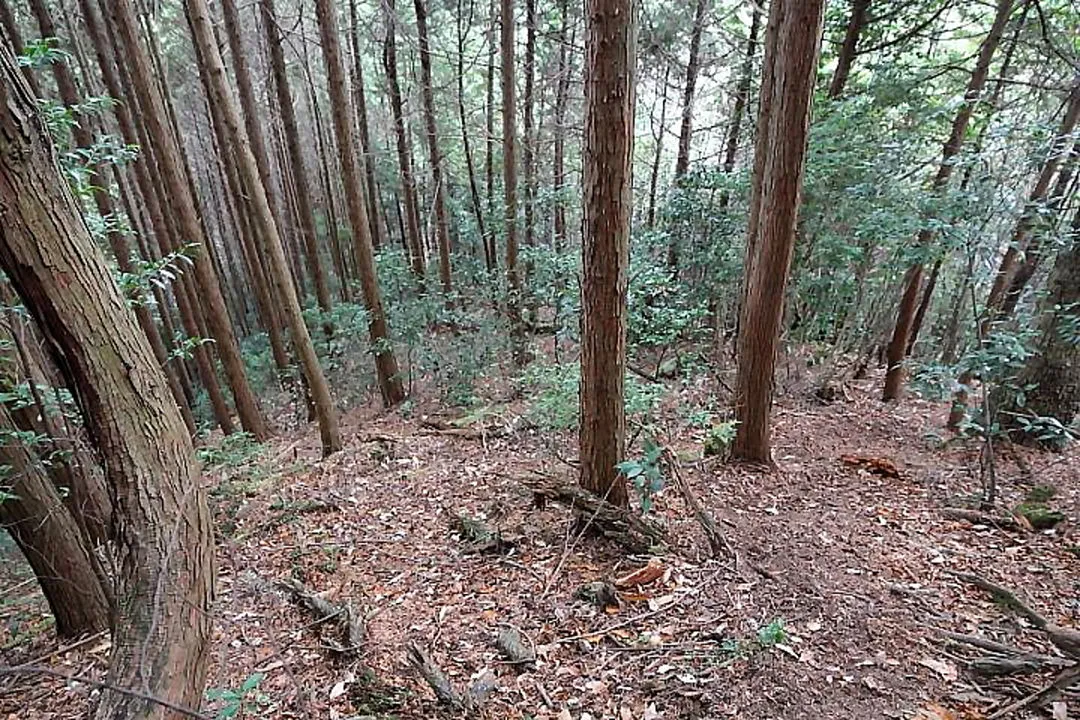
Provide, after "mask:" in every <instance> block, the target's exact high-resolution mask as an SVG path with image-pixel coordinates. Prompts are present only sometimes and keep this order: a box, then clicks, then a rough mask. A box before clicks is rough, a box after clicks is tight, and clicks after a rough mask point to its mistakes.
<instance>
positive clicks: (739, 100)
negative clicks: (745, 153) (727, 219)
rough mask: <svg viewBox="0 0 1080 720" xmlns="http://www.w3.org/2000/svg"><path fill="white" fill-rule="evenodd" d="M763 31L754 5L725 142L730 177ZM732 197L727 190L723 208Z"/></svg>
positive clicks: (724, 169)
mask: <svg viewBox="0 0 1080 720" xmlns="http://www.w3.org/2000/svg"><path fill="white" fill-rule="evenodd" d="M760 29H761V10H760V9H759V7H758V5H757V4H755V5H754V9H753V12H752V13H751V17H750V33H749V35H747V38H746V52H745V54H744V55H743V64H742V67H741V68H740V69H739V85H738V87H736V89H735V106H734V107H733V108H732V110H731V121H730V124H729V125H728V130H727V139H726V140H725V142H724V164H723V166H722V168H723V171H724V174H725V175H730V174H731V173H733V172H734V171H735V156H736V154H737V153H738V151H739V136H740V135H741V133H742V123H743V115H745V114H746V104H747V103H748V102H750V83H751V82H752V80H753V73H754V57H755V56H756V55H757V46H758V32H759V31H760ZM729 198H730V195H729V194H728V192H727V191H726V190H725V191H724V194H723V195H722V196H721V198H720V205H721V207H727V204H728V200H729Z"/></svg>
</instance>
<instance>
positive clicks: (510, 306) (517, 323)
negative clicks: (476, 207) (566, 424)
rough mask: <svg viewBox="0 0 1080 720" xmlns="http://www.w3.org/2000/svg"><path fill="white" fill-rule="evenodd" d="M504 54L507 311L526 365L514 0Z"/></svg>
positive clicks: (505, 5)
mask: <svg viewBox="0 0 1080 720" xmlns="http://www.w3.org/2000/svg"><path fill="white" fill-rule="evenodd" d="M500 27H501V42H500V48H501V49H500V56H501V59H502V118H503V138H502V149H503V221H504V223H505V226H506V227H505V234H506V290H507V293H506V312H507V315H508V316H509V319H510V335H511V343H512V345H513V352H514V361H515V362H516V363H517V364H518V365H519V366H520V365H524V364H525V362H526V361H527V359H528V357H527V354H526V350H525V326H524V323H523V320H522V316H521V301H522V288H521V280H520V277H519V275H518V242H517V150H516V148H515V146H516V141H517V137H516V135H517V99H516V96H517V88H516V87H515V84H514V55H515V53H514V0H502V24H501V26H500Z"/></svg>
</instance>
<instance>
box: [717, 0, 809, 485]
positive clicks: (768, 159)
mask: <svg viewBox="0 0 1080 720" xmlns="http://www.w3.org/2000/svg"><path fill="white" fill-rule="evenodd" d="M824 16H825V0H773V1H772V3H771V4H770V7H769V22H768V26H767V28H766V31H765V32H766V39H765V60H764V72H763V76H762V82H761V96H760V101H759V109H758V130H757V133H758V134H757V146H756V147H755V149H754V179H753V186H752V188H751V199H750V222H749V229H748V231H747V242H746V246H747V249H746V264H745V267H746V270H745V273H746V285H745V291H744V296H743V307H742V318H741V322H740V327H741V331H740V333H739V369H738V375H737V380H736V388H735V416H736V419H737V420H738V423H739V424H738V428H737V430H736V435H735V442H734V444H733V446H732V456H733V458H735V459H737V460H745V461H749V462H754V463H763V464H770V465H771V464H772V448H771V441H770V427H769V419H770V416H771V413H772V401H773V390H774V377H773V373H774V370H775V367H776V353H777V347H778V345H779V338H780V325H781V321H782V319H783V310H784V291H785V288H786V286H787V279H788V273H789V272H790V269H791V258H792V254H793V251H794V247H795V228H796V224H797V222H798V213H799V203H800V200H801V194H802V176H803V167H804V165H805V159H806V144H807V139H808V137H809V131H810V105H811V101H812V99H813V93H814V77H815V74H816V72H817V58H818V50H819V48H820V40H821V30H822V23H823V21H824Z"/></svg>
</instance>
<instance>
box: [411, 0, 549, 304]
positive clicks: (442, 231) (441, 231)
mask: <svg viewBox="0 0 1080 720" xmlns="http://www.w3.org/2000/svg"><path fill="white" fill-rule="evenodd" d="M530 2H531V0H530ZM413 7H414V8H415V10H416V32H417V35H418V36H419V44H420V93H421V96H422V98H423V101H424V125H425V126H426V129H427V144H428V157H429V162H430V164H431V184H432V186H433V188H434V189H433V192H434V194H435V198H434V201H435V233H436V237H437V238H438V243H437V244H438V247H439V280H440V281H441V282H442V289H443V293H444V294H445V295H446V296H447V298H448V299H447V302H449V296H450V293H451V292H452V291H453V289H454V288H453V285H452V282H451V278H450V224H449V221H448V219H447V216H446V187H445V181H444V179H443V172H442V155H441V154H440V153H439V131H438V128H437V126H436V124H435V95H434V92H433V90H432V87H431V45H430V43H429V41H428V27H427V9H426V8H425V7H424V0H413Z"/></svg>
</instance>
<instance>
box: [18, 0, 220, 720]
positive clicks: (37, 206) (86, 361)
mask: <svg viewBox="0 0 1080 720" xmlns="http://www.w3.org/2000/svg"><path fill="white" fill-rule="evenodd" d="M128 3H129V0H117V1H116V3H115V6H117V7H120V8H121V13H122V14H121V15H120V17H121V18H122V19H123V20H124V21H127V22H128V23H129V27H128V28H127V29H126V30H129V31H133V30H134V15H133V11H132V8H131V6H130V5H129V4H128ZM122 30H124V29H123V28H122ZM130 60H131V58H130V57H129V61H130ZM0 215H2V216H3V217H4V223H3V225H2V226H0V268H2V269H3V270H4V272H6V273H7V275H8V277H9V278H10V279H11V282H12V284H13V285H14V287H15V289H16V291H17V292H18V294H19V296H20V297H21V298H22V300H23V302H24V303H25V305H26V306H27V308H28V309H29V311H30V313H31V315H32V316H33V317H34V319H35V320H36V321H37V322H38V324H39V325H40V326H41V327H42V328H44V329H45V330H46V334H47V337H49V338H50V348H49V349H50V351H51V352H52V353H53V355H54V357H55V359H56V362H57V365H58V366H59V367H60V370H61V372H62V373H63V375H64V377H65V379H66V380H67V382H68V385H69V386H70V387H71V388H73V390H74V391H75V398H76V401H77V403H78V405H79V407H80V409H81V410H82V412H83V414H84V416H85V417H86V419H87V423H86V425H87V430H88V431H89V433H90V435H91V439H92V440H93V442H94V445H95V446H96V448H97V449H98V452H99V454H100V456H101V459H102V462H103V464H104V468H105V477H106V481H107V482H108V483H109V485H110V487H111V490H112V493H111V494H112V498H113V503H114V511H115V515H116V516H117V517H118V518H119V522H116V523H114V524H113V540H114V544H115V550H116V552H117V553H118V555H119V561H120V562H119V564H118V568H119V574H118V575H117V577H116V579H115V582H116V592H115V595H116V603H115V606H114V607H113V635H112V655H111V659H110V665H109V677H108V679H109V681H110V683H111V684H113V685H115V686H118V687H124V688H139V689H140V690H141V691H143V692H144V693H145V694H147V695H150V696H154V697H158V698H162V699H164V700H167V701H169V702H172V703H175V704H178V705H181V706H187V707H190V708H198V706H199V704H200V702H201V700H202V693H203V689H204V685H205V681H206V660H207V653H208V650H209V639H210V630H211V620H212V617H213V612H212V608H211V602H212V599H213V581H214V543H213V527H212V525H211V519H210V511H209V508H208V506H207V504H206V496H205V494H204V493H203V491H202V488H201V485H200V481H199V471H198V467H197V464H196V462H195V457H194V453H193V449H192V445H191V439H190V437H189V436H188V434H187V431H186V429H185V428H184V423H183V421H182V419H181V418H180V413H179V412H178V411H177V408H176V404H175V402H173V399H172V397H171V396H170V394H169V390H168V386H167V383H166V380H165V377H164V375H163V374H162V372H161V368H160V367H159V365H158V363H157V360H156V359H155V358H154V354H153V351H152V350H151V348H150V345H149V342H148V341H147V339H146V336H145V334H144V333H143V332H141V330H140V329H139V326H138V324H137V323H136V321H135V318H134V316H133V315H132V313H131V312H130V310H128V308H127V305H126V303H125V301H124V298H123V297H122V295H121V293H120V290H119V288H118V287H117V286H116V283H115V282H114V281H113V279H112V275H111V274H110V272H109V270H108V268H107V266H106V264H105V259H104V257H102V255H101V252H100V251H99V250H98V249H97V247H96V246H95V244H94V241H93V239H92V238H91V237H90V233H89V231H88V229H87V227H86V225H85V223H84V222H83V220H82V217H81V215H80V211H79V206H78V203H77V202H76V200H75V198H74V197H73V196H72V194H71V191H70V190H69V189H68V188H67V184H66V182H65V180H64V178H63V176H62V174H61V172H60V169H59V167H58V164H57V159H56V153H55V150H54V149H53V148H52V145H51V143H50V140H49V136H48V132H47V130H46V128H45V125H44V123H43V122H42V119H41V117H40V116H39V115H38V106H37V103H36V101H35V100H34V98H33V96H32V95H31V94H30V88H29V87H28V86H27V85H26V83H25V80H24V79H23V76H22V75H21V74H20V72H19V69H18V67H17V65H16V63H15V60H14V58H13V57H12V56H11V55H10V53H9V52H8V50H7V49H6V48H0ZM166 716H168V717H173V716H174V714H173V713H168V714H167V711H166V710H165V709H164V708H162V707H161V706H160V705H157V704H155V703H153V702H151V701H149V700H147V699H145V698H143V697H136V696H132V695H125V694H122V693H119V692H115V691H111V690H105V691H103V694H102V696H101V701H100V703H99V705H98V708H97V712H96V717H98V718H101V719H102V720H106V719H109V720H111V719H113V718H136V717H137V718H154V719H156V718H165V717H166Z"/></svg>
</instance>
